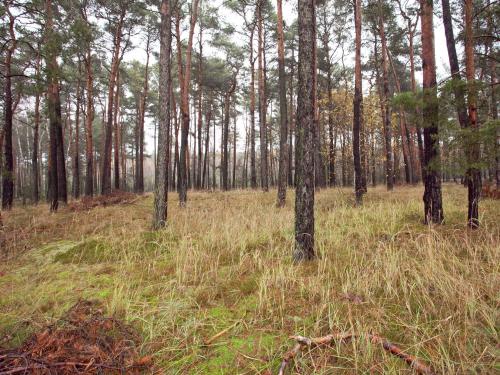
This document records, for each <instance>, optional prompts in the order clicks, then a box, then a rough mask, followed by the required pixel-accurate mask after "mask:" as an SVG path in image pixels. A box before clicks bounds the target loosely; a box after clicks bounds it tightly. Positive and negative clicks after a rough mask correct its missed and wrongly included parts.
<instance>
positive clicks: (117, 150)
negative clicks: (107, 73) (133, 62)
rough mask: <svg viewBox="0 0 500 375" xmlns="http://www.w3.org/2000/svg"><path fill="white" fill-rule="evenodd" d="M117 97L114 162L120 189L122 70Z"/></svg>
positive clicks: (115, 176) (116, 91)
mask: <svg viewBox="0 0 500 375" xmlns="http://www.w3.org/2000/svg"><path fill="white" fill-rule="evenodd" d="M114 95H115V99H114V103H115V105H114V114H113V133H114V145H113V162H114V170H113V171H114V176H113V178H114V186H115V189H116V190H119V189H120V144H121V134H120V119H119V116H120V71H118V72H117V73H116V88H115V94H114Z"/></svg>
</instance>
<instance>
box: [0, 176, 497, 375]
mask: <svg viewBox="0 0 500 375" xmlns="http://www.w3.org/2000/svg"><path fill="white" fill-rule="evenodd" d="M421 196H422V188H421V187H398V188H397V189H396V190H395V191H394V192H392V193H388V192H386V191H385V190H384V189H383V188H382V187H380V188H376V189H369V193H368V194H367V196H366V197H365V204H364V206H363V207H361V208H353V197H352V193H351V191H350V190H347V189H327V190H323V191H320V192H318V193H317V195H316V197H317V200H316V248H317V251H318V253H319V255H320V257H319V259H318V260H317V261H314V262H311V263H307V264H300V265H295V264H293V263H292V259H291V254H292V250H293V230H294V215H293V204H292V203H293V193H289V196H288V203H287V206H286V208H284V209H278V208H276V207H275V204H274V203H275V192H274V191H271V192H270V193H267V194H264V193H262V192H252V191H234V192H229V193H219V192H215V193H201V192H200V193H196V192H191V193H190V194H189V202H188V206H187V208H185V209H180V208H179V207H178V204H177V197H176V194H170V196H169V199H170V205H169V225H168V228H166V229H164V230H162V231H159V232H152V231H151V225H150V224H151V210H152V196H151V195H146V196H144V197H141V198H138V199H134V200H132V201H130V202H128V203H123V204H116V205H113V206H107V207H96V208H93V209H90V210H83V211H82V210H71V209H70V208H64V209H61V210H60V212H59V213H57V214H49V213H48V209H47V207H46V206H45V205H41V206H38V207H26V208H22V207H19V208H15V209H14V210H13V211H12V212H8V213H4V217H3V219H4V226H5V227H4V230H5V234H6V241H7V242H6V243H4V245H3V247H4V249H3V252H4V253H7V257H5V255H4V258H3V259H2V261H1V264H0V346H3V347H15V346H19V345H21V344H22V342H23V341H24V340H25V339H26V338H27V337H29V336H30V335H31V334H33V333H34V332H38V331H40V330H41V329H43V327H46V326H48V325H50V324H52V323H53V322H55V321H57V319H59V318H60V317H61V316H64V314H65V313H66V311H67V310H68V309H70V308H71V306H73V305H74V304H75V303H77V302H78V301H79V300H92V301H98V302H99V303H100V304H102V306H103V309H104V311H105V312H106V313H107V314H108V315H113V316H115V317H117V318H119V319H121V320H123V321H125V322H127V323H128V324H130V325H131V326H133V327H134V328H135V329H136V330H137V331H138V332H139V333H140V335H141V340H142V343H141V344H140V348H139V351H140V352H141V355H152V356H153V358H154V363H155V365H156V366H157V367H159V368H161V369H163V372H164V373H166V374H236V373H238V374H254V373H263V374H271V373H272V374H275V373H277V371H278V368H279V366H280V362H281V360H282V357H283V355H284V354H285V353H286V352H287V351H288V350H290V349H291V348H292V347H293V345H294V342H293V341H292V340H290V339H289V336H290V335H295V334H299V335H303V336H307V337H315V336H322V335H326V334H328V333H331V332H352V333H355V334H359V335H361V336H363V335H364V334H365V335H366V334H369V333H376V334H378V335H380V336H382V337H384V338H386V339H387V340H389V341H391V342H393V343H397V345H398V346H399V347H400V348H402V349H403V350H404V351H406V352H407V353H409V354H412V355H414V356H416V357H418V358H420V359H421V360H423V361H424V362H425V363H428V364H430V365H432V367H433V368H434V370H435V371H436V372H438V373H443V374H452V373H453V374H455V373H479V372H480V373H494V372H495V371H498V369H499V367H498V355H499V348H498V341H499V337H498V322H499V318H500V316H499V310H498V306H499V302H500V300H499V293H498V291H499V290H500V276H499V275H500V274H499V265H500V201H499V200H491V199H484V200H483V201H482V202H481V212H480V214H481V225H482V226H481V229H479V230H476V231H471V230H468V229H467V228H466V225H465V221H466V220H465V218H466V210H467V204H466V190H465V189H464V188H463V187H461V186H455V185H445V188H444V210H445V218H446V224H445V225H443V226H439V227H428V226H425V225H423V224H422V211H423V209H422V200H421ZM292 369H294V371H297V372H300V373H304V374H307V373H324V374H327V373H335V374H338V373H345V374H354V373H380V374H382V373H383V374H394V373H411V370H410V369H409V367H408V366H407V364H406V363H404V361H402V360H401V359H399V358H396V357H394V356H391V355H390V354H389V353H387V352H386V351H384V350H383V349H382V348H381V347H379V346H378V345H376V344H373V343H370V342H368V341H367V340H365V339H363V337H360V338H357V339H354V340H352V341H350V342H348V343H338V344H336V345H333V346H331V347H328V348H324V347H323V348H316V349H313V350H311V351H307V352H306V353H303V354H302V355H300V356H298V357H297V361H296V362H295V364H294V365H293V366H292Z"/></svg>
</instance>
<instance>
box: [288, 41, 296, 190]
mask: <svg viewBox="0 0 500 375" xmlns="http://www.w3.org/2000/svg"><path fill="white" fill-rule="evenodd" d="M294 61H295V50H294V48H293V47H292V63H291V64H290V111H289V112H290V131H289V132H288V186H290V187H292V186H294V185H295V183H294V181H295V180H294V173H293V161H294V160H293V151H294V150H293V132H294V130H295V106H294V105H293V104H294V100H293V99H294V98H293V76H294V74H295V70H294Z"/></svg>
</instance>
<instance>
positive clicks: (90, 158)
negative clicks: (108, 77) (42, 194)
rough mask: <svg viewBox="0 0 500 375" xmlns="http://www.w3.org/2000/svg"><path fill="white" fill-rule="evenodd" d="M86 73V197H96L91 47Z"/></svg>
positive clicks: (88, 52) (88, 51) (87, 58)
mask: <svg viewBox="0 0 500 375" xmlns="http://www.w3.org/2000/svg"><path fill="white" fill-rule="evenodd" d="M85 71H86V75H87V84H86V86H87V87H86V91H87V103H86V106H87V109H86V111H85V112H86V116H85V164H86V168H85V195H86V196H87V197H92V196H93V195H94V152H93V149H94V144H93V134H92V132H93V129H92V124H93V122H94V77H93V72H92V51H91V49H90V45H89V47H88V49H87V56H86V58H85Z"/></svg>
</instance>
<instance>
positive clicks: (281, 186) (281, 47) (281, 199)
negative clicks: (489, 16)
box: [277, 0, 288, 207]
mask: <svg viewBox="0 0 500 375" xmlns="http://www.w3.org/2000/svg"><path fill="white" fill-rule="evenodd" d="M277 6H278V65H279V67H278V76H279V97H280V156H279V166H278V168H279V171H278V202H277V205H278V207H283V206H284V205H285V203H286V185H287V179H286V172H287V156H288V150H287V138H288V123H287V120H288V119H287V116H288V114H287V108H286V77H285V35H284V33H283V9H282V0H277Z"/></svg>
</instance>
